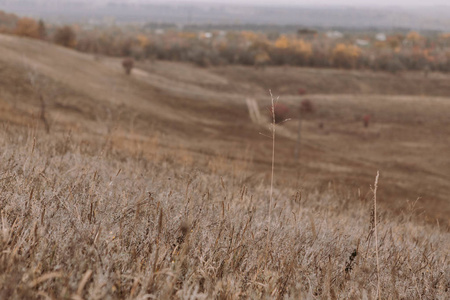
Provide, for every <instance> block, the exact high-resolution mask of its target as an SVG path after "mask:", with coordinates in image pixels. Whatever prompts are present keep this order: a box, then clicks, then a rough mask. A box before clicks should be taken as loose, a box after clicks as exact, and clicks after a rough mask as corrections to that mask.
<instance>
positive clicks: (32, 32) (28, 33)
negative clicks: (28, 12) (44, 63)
mask: <svg viewBox="0 0 450 300" xmlns="http://www.w3.org/2000/svg"><path fill="white" fill-rule="evenodd" d="M14 34H16V35H19V36H25V37H29V38H34V39H39V38H41V32H40V27H39V24H38V22H36V21H35V20H33V19H31V18H20V19H19V21H17V25H16V28H15V30H14Z"/></svg>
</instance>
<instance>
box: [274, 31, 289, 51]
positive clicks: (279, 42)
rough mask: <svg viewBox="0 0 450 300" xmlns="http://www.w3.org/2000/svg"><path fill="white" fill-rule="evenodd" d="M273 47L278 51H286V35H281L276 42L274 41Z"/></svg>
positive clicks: (287, 43) (287, 45)
mask: <svg viewBox="0 0 450 300" xmlns="http://www.w3.org/2000/svg"><path fill="white" fill-rule="evenodd" d="M275 47H276V48H278V49H287V48H288V47H289V39H288V38H287V36H286V35H284V34H283V35H281V36H280V37H279V38H278V39H277V40H276V41H275Z"/></svg>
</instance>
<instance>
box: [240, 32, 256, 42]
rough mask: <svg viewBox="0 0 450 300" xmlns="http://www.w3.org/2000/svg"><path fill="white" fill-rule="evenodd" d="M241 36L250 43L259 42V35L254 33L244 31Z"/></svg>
mask: <svg viewBox="0 0 450 300" xmlns="http://www.w3.org/2000/svg"><path fill="white" fill-rule="evenodd" d="M241 35H242V37H243V38H245V39H246V40H248V41H252V42H254V41H256V40H258V35H257V34H256V33H255V32H253V31H247V30H244V31H242V32H241Z"/></svg>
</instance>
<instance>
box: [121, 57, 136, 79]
mask: <svg viewBox="0 0 450 300" xmlns="http://www.w3.org/2000/svg"><path fill="white" fill-rule="evenodd" d="M122 67H123V69H124V70H125V73H126V74H127V75H130V74H131V71H132V70H133V67H134V59H132V58H131V57H127V58H125V59H124V60H122Z"/></svg>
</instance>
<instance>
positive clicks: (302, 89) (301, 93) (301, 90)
mask: <svg viewBox="0 0 450 300" xmlns="http://www.w3.org/2000/svg"><path fill="white" fill-rule="evenodd" d="M297 92H298V94H299V95H301V96H303V95H306V90H305V89H304V88H299V89H298V91H297Z"/></svg>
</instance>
